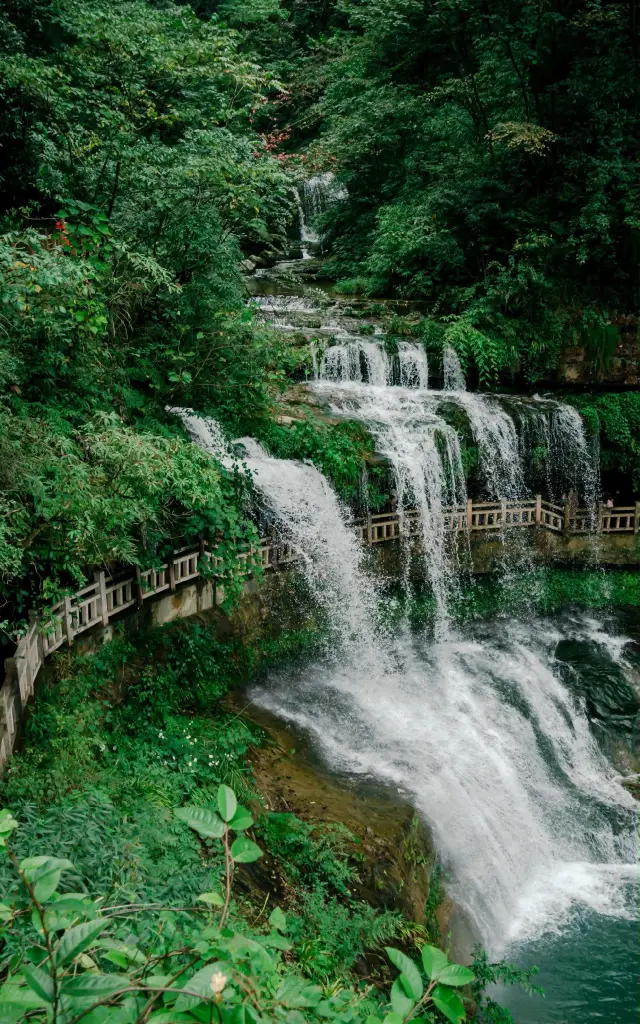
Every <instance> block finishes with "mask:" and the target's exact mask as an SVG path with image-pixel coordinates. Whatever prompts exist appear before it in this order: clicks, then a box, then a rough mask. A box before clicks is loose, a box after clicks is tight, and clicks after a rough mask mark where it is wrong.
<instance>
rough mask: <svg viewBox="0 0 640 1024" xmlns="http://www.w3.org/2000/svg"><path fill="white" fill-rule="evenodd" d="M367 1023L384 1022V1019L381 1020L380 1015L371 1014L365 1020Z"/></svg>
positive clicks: (377, 1023) (379, 1023)
mask: <svg viewBox="0 0 640 1024" xmlns="http://www.w3.org/2000/svg"><path fill="white" fill-rule="evenodd" d="M365 1024H382V1021H381V1020H380V1018H379V1017H374V1016H373V1014H369V1016H368V1017H367V1019H366V1021H365Z"/></svg>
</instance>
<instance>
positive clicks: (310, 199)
mask: <svg viewBox="0 0 640 1024" xmlns="http://www.w3.org/2000/svg"><path fill="white" fill-rule="evenodd" d="M295 195H296V203H297V207H298V231H299V233H300V242H301V248H302V258H303V260H310V259H313V255H314V250H315V249H317V248H318V247H319V245H320V236H319V235H318V233H317V231H316V230H315V229H314V227H313V221H314V218H316V217H317V216H318V215H319V214H320V213H322V212H323V211H324V210H326V209H327V207H328V206H330V205H331V204H332V203H336V202H339V201H340V200H341V199H344V198H345V197H346V195H347V191H346V189H345V188H344V186H343V185H339V184H338V183H337V182H336V178H335V175H334V174H333V172H332V171H325V172H324V174H316V175H314V176H313V177H312V178H309V179H308V180H307V181H303V182H302V184H301V186H300V188H299V189H296V193H295Z"/></svg>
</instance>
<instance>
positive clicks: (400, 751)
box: [251, 619, 637, 956]
mask: <svg viewBox="0 0 640 1024" xmlns="http://www.w3.org/2000/svg"><path fill="white" fill-rule="evenodd" d="M592 628H593V623H591V622H589V621H587V620H583V619H576V620H575V621H570V622H569V623H567V622H562V623H560V624H558V623H557V622H556V623H554V624H550V623H548V622H545V621H542V620H538V621H532V622H530V623H529V624H528V625H522V624H517V623H513V622H509V621H508V620H500V622H498V623H495V624H491V623H486V622H485V623H482V625H481V626H479V627H478V629H477V631H476V634H475V635H474V634H473V632H472V633H471V635H470V636H468V637H467V638H466V639H464V640H463V639H456V638H453V639H451V640H449V641H448V642H446V643H442V644H435V645H432V646H427V645H424V644H423V645H418V644H415V643H414V644H411V642H410V641H409V640H408V639H407V638H406V636H405V637H400V638H399V640H398V645H399V655H398V657H399V661H400V662H401V664H402V669H401V670H397V671H395V672H386V673H385V674H384V675H383V674H382V673H380V672H374V673H373V674H372V673H371V670H370V668H369V666H367V668H366V669H361V668H360V666H359V665H358V664H357V663H344V664H342V665H341V666H339V667H338V668H336V669H334V670H331V671H327V668H326V666H320V667H315V668H314V667H312V668H310V669H309V670H308V671H306V672H305V674H304V676H303V677H302V678H301V679H291V677H289V676H287V677H286V679H279V678H278V677H275V678H274V679H272V681H271V683H270V685H269V686H267V687H260V688H254V689H253V690H252V692H251V697H252V699H253V700H255V701H256V702H257V703H259V704H260V705H262V706H264V707H266V708H268V709H270V710H271V711H272V712H274V713H275V714H277V715H278V716H279V717H280V718H284V719H286V720H288V721H289V722H291V723H292V724H295V725H296V726H297V727H299V728H301V729H303V730H304V731H305V732H306V733H307V734H308V735H310V736H311V737H313V740H314V742H315V744H316V745H317V747H318V748H319V750H320V752H321V753H322V756H323V758H324V760H325V761H326V762H328V763H329V764H330V765H331V766H333V768H334V769H338V770H340V771H347V772H350V773H352V774H354V775H356V776H361V777H364V778H372V777H373V778H375V779H380V780H385V781H386V782H387V783H388V784H390V785H391V786H392V787H393V788H395V789H397V790H398V791H399V792H400V793H401V794H402V795H403V796H404V797H405V798H409V799H410V801H411V802H412V804H413V805H414V806H415V807H416V809H417V810H418V812H419V813H420V814H421V815H422V816H424V818H425V819H426V820H427V821H428V822H429V824H430V826H431V828H432V830H433V834H434V838H435V841H436V845H437V848H438V852H439V855H440V858H441V859H442V862H443V864H444V866H445V868H446V869H447V871H448V874H449V877H450V882H449V884H448V890H449V893H450V895H451V896H452V897H453V900H454V902H455V903H456V905H457V906H458V907H459V908H461V909H462V910H463V911H464V912H465V914H466V916H467V917H468V919H469V920H470V922H471V923H472V928H473V931H474V932H475V933H476V934H477V935H478V936H479V937H480V939H481V941H482V942H483V944H484V945H485V946H486V947H487V949H488V950H489V953H490V955H492V956H500V955H501V954H502V953H503V952H504V950H505V947H507V946H508V945H509V943H511V942H515V941H520V940H523V939H531V938H532V937H535V936H537V935H539V934H543V933H545V932H548V931H557V930H558V929H561V928H562V927H565V926H567V925H568V924H569V923H570V922H571V921H572V920H574V919H575V917H576V915H578V916H579V915H581V914H583V913H585V912H595V913H599V914H604V915H611V916H622V917H633V915H634V912H635V904H636V889H637V867H636V855H635V843H634V826H635V804H634V800H633V799H632V797H631V796H629V795H628V794H627V793H626V791H625V790H624V789H623V788H622V787H621V786H620V785H619V784H618V783H617V782H616V779H615V774H614V771H613V769H612V767H611V765H610V764H609V763H608V762H607V760H606V759H605V757H604V756H603V754H602V753H601V752H600V750H599V748H598V746H597V744H596V742H595V740H594V738H593V736H592V735H591V733H590V730H589V724H588V721H587V718H586V715H585V713H584V708H583V706H582V704H581V703H580V701H579V700H577V699H576V698H575V697H573V696H572V695H571V693H570V692H569V690H568V689H567V687H566V686H565V684H564V683H563V681H562V677H561V675H560V673H559V671H558V663H557V661H556V658H555V652H556V648H557V646H558V644H559V643H561V642H562V640H563V639H564V638H565V637H567V638H576V637H581V636H585V635H588V634H589V633H590V631H591V630H592Z"/></svg>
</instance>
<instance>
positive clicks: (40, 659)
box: [29, 610, 44, 675]
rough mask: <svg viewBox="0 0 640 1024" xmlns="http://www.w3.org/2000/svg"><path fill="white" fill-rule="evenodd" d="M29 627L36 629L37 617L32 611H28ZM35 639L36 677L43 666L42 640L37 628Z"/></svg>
mask: <svg viewBox="0 0 640 1024" xmlns="http://www.w3.org/2000/svg"><path fill="white" fill-rule="evenodd" d="M29 625H30V626H36V627H37V625H38V616H37V615H36V613H35V612H34V611H33V610H31V611H29ZM35 637H36V648H37V651H38V668H37V669H36V672H35V674H36V675H37V674H38V672H39V671H40V669H41V668H42V666H43V665H44V639H43V636H42V633H41V632H40V630H39V629H37V628H36V633H35Z"/></svg>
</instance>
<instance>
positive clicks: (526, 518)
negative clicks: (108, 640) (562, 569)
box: [0, 495, 640, 770]
mask: <svg viewBox="0 0 640 1024" xmlns="http://www.w3.org/2000/svg"><path fill="white" fill-rule="evenodd" d="M442 514H443V517H444V527H445V529H446V530H448V531H450V532H452V533H476V532H477V533H489V532H499V531H504V530H509V529H517V528H530V527H538V528H542V529H547V530H551V531H552V532H554V533H565V534H566V533H568V534H572V535H574V534H575V535H580V534H583V535H584V534H590V533H615V534H622V533H627V534H629V533H631V534H638V533H639V532H640V502H636V504H635V505H621V506H618V507H613V508H609V507H607V506H605V505H599V506H598V507H597V509H585V508H573V507H571V506H569V505H568V503H567V502H565V503H564V504H563V505H557V504H554V503H553V502H550V501H543V500H542V497H541V496H540V495H536V496H535V498H531V499H522V500H508V499H504V498H503V499H499V500H497V501H477V502H474V501H471V500H469V501H468V502H467V503H466V505H451V506H448V507H446V508H443V509H442ZM347 525H348V526H350V527H352V528H353V530H354V532H355V534H356V536H357V537H358V538H359V539H360V540H362V541H365V542H366V543H367V544H369V545H376V544H382V543H386V542H387V541H391V540H397V539H398V538H400V537H401V536H402V535H403V534H405V535H406V536H408V537H412V536H416V534H417V533H418V532H419V529H418V528H419V525H420V513H419V511H418V510H417V509H407V510H406V511H404V512H403V513H402V514H400V513H399V512H397V511H396V512H379V513H376V514H374V515H370V516H367V518H366V519H354V520H352V521H350V522H349V523H348V524H347ZM299 558H300V555H299V552H297V551H296V550H295V548H294V547H293V545H291V544H290V543H288V542H287V541H284V540H280V539H278V538H277V537H276V536H275V535H272V536H270V537H262V538H261V539H260V544H259V546H256V547H252V548H249V549H247V551H245V552H243V553H242V554H241V555H240V559H241V560H242V561H244V562H248V561H249V560H251V559H255V560H256V561H257V562H258V563H259V565H260V566H261V567H262V568H263V569H265V570H270V569H275V568H277V567H278V566H285V565H291V564H293V563H295V562H296V561H298V559H299ZM203 561H204V562H206V563H207V568H206V572H205V573H203V572H201V569H203V568H204V566H203V564H202V563H203ZM220 564H221V560H220V559H219V558H217V556H216V554H215V550H210V549H209V547H208V545H207V544H206V543H203V544H200V545H199V547H198V548H197V549H194V548H189V547H182V548H178V549H177V550H176V551H174V552H173V554H172V555H171V557H170V558H169V559H168V560H167V561H166V562H163V563H162V564H161V565H159V566H153V567H152V568H150V569H135V570H133V571H132V572H131V573H129V574H128V575H125V576H123V577H122V578H118V579H112V578H108V577H107V575H106V573H105V572H104V570H99V571H97V572H96V573H95V578H94V581H93V583H88V584H86V585H85V586H84V587H81V588H80V589H79V590H77V591H76V592H75V594H71V595H67V596H66V597H64V598H63V599H62V600H61V601H58V603H57V604H55V605H53V606H52V607H51V608H49V609H48V615H47V621H46V623H45V624H44V626H43V625H42V624H39V623H38V622H37V621H36V617H35V615H34V614H33V613H30V616H29V618H30V624H29V629H28V630H27V632H26V634H25V635H24V636H23V637H22V639H21V640H20V641H19V643H18V645H17V649H16V652H15V655H14V656H13V658H9V659H7V661H6V662H5V671H6V675H5V681H4V684H3V686H2V687H1V688H0V770H1V769H2V767H3V765H4V764H5V762H6V761H7V760H8V758H9V757H10V755H11V751H12V749H13V745H14V742H15V738H16V735H17V732H18V728H19V723H20V720H21V718H22V714H23V711H24V708H25V707H26V704H27V701H28V700H29V698H30V697H31V696H32V694H33V691H34V687H35V681H36V676H37V675H38V672H39V671H40V669H41V667H42V665H43V664H44V661H45V658H47V657H48V656H49V655H50V654H52V653H53V652H54V651H56V650H57V649H58V648H59V647H61V646H62V645H63V644H65V643H66V644H68V645H71V644H73V641H74V638H75V637H76V636H78V635H79V634H81V633H84V632H86V631H87V630H89V629H93V628H94V627H95V626H98V625H101V626H103V627H104V626H107V625H108V624H109V621H110V619H112V618H115V616H117V615H120V614H121V613H122V612H124V611H126V610H127V609H129V608H132V607H133V606H134V605H136V606H138V607H140V606H143V605H144V603H145V601H150V600H152V599H153V598H155V597H158V596H160V595H161V594H164V593H166V592H167V591H174V590H175V589H176V588H177V587H179V586H180V587H181V586H183V585H184V584H186V583H189V582H191V581H193V580H196V579H198V578H200V577H201V576H203V575H205V576H206V577H207V578H209V577H210V576H211V575H212V570H213V575H214V576H215V569H216V568H217V567H218V566H219V565H220Z"/></svg>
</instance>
